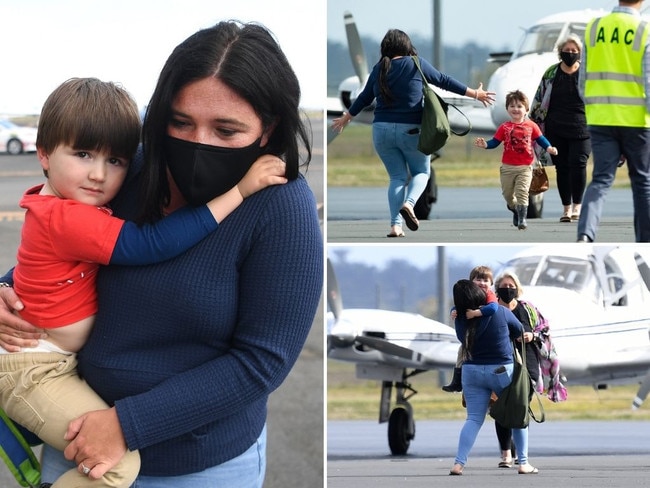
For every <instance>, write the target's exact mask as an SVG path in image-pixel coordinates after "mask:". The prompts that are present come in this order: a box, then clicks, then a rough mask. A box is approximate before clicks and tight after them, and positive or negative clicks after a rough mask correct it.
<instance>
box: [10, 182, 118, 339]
mask: <svg viewBox="0 0 650 488" xmlns="http://www.w3.org/2000/svg"><path fill="white" fill-rule="evenodd" d="M41 187H42V185H39V186H36V187H34V188H30V189H29V190H27V192H26V193H25V195H23V198H22V199H21V200H20V206H21V207H23V208H25V209H27V212H26V213H25V222H24V224H23V228H22V235H21V243H20V247H19V248H18V264H17V265H16V269H15V270H14V288H15V290H16V293H17V294H18V296H19V297H20V299H21V301H22V302H23V303H24V305H25V308H24V310H22V311H21V312H20V315H21V317H23V318H24V319H25V320H27V321H28V322H30V323H31V324H33V325H35V326H37V327H42V328H55V327H62V326H64V325H69V324H72V323H74V322H77V321H79V320H81V319H84V318H86V317H89V316H90V315H93V314H95V313H96V311H97V295H96V293H95V281H96V275H97V269H98V268H99V264H108V262H109V261H110V259H111V255H112V254H113V249H114V247H115V243H116V242H117V238H118V236H119V234H120V230H121V228H122V225H123V224H124V221H123V220H121V219H118V218H116V217H112V216H111V211H110V210H109V209H108V208H105V207H94V206H92V205H87V204H84V203H79V202H77V201H74V200H64V199H61V198H58V197H55V196H49V195H39V194H38V192H39V191H40V190H41Z"/></svg>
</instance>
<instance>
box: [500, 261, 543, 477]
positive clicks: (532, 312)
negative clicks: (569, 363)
mask: <svg viewBox="0 0 650 488" xmlns="http://www.w3.org/2000/svg"><path fill="white" fill-rule="evenodd" d="M494 286H495V288H496V293H497V298H498V300H499V302H498V303H499V305H502V306H504V307H506V308H507V309H508V310H510V311H511V312H512V313H513V314H514V316H515V317H517V319H519V322H521V325H522V326H523V328H524V341H525V343H526V368H528V374H529V376H530V379H531V380H532V381H533V383H534V384H535V385H540V381H541V369H540V361H539V354H540V352H539V340H540V334H539V332H535V330H536V328H537V326H538V325H539V323H540V321H544V323H545V320H544V318H543V316H542V315H541V314H540V313H539V311H538V310H537V308H535V306H534V305H532V304H531V303H528V302H525V301H523V300H519V297H520V296H521V294H522V287H521V283H520V282H519V278H517V276H516V275H515V274H513V273H504V274H502V275H501V276H499V277H498V278H497V280H496V281H495V283H494ZM516 344H517V347H518V348H519V351H520V352H521V346H522V344H521V343H520V342H516ZM540 386H541V385H540ZM538 391H539V388H538ZM494 425H495V428H496V432H497V437H498V439H499V446H500V447H501V462H500V463H499V467H500V468H510V467H512V464H513V458H514V454H513V453H514V452H515V449H514V447H513V446H512V440H511V439H512V429H507V428H505V427H503V426H502V425H500V424H499V423H498V422H494Z"/></svg>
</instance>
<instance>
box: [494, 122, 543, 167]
mask: <svg viewBox="0 0 650 488" xmlns="http://www.w3.org/2000/svg"><path fill="white" fill-rule="evenodd" d="M541 135H542V131H541V130H540V128H539V126H538V125H537V124H536V123H535V122H533V121H532V120H530V119H525V120H524V121H523V122H522V123H520V124H515V123H514V122H504V123H503V124H501V125H500V126H499V128H498V129H497V131H496V133H495V134H494V138H495V139H496V140H498V141H500V142H502V143H503V156H502V157H501V162H502V163H503V164H512V165H514V166H528V165H531V164H533V162H534V161H535V153H534V151H533V144H534V141H535V140H536V139H538V138H539V137H540V136H541Z"/></svg>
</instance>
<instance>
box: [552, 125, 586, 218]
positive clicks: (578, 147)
mask: <svg viewBox="0 0 650 488" xmlns="http://www.w3.org/2000/svg"><path fill="white" fill-rule="evenodd" d="M544 135H545V136H546V138H547V139H548V140H549V141H550V142H551V144H552V145H553V146H555V147H556V148H557V151H558V154H557V156H551V159H552V161H553V164H554V165H555V172H556V181H557V189H558V193H559V194H560V200H562V205H571V204H572V203H582V195H583V194H584V192H585V187H586V186H587V160H588V159H589V154H591V139H589V138H587V139H575V138H567V137H564V136H563V135H562V133H561V132H554V131H553V129H552V128H547V130H546V134H544Z"/></svg>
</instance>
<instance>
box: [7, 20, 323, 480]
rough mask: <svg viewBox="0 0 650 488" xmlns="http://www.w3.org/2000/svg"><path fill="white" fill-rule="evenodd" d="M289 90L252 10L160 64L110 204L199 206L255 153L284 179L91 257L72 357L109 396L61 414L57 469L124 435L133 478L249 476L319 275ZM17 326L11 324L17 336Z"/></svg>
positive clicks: (316, 296)
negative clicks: (171, 237)
mask: <svg viewBox="0 0 650 488" xmlns="http://www.w3.org/2000/svg"><path fill="white" fill-rule="evenodd" d="M299 103H300V86H299V83H298V79H297V77H296V75H295V73H294V72H293V70H292V68H291V66H290V64H289V62H288V60H287V58H286V56H285V55H284V53H283V52H282V50H281V48H280V46H279V44H278V43H277V41H276V40H275V38H274V36H273V35H272V34H271V33H270V32H269V31H268V30H267V29H266V28H264V27H263V26H262V25H260V24H258V23H247V24H241V23H239V22H236V21H227V22H220V23H218V24H216V25H215V26H213V27H209V28H206V29H203V30H201V31H199V32H197V33H195V34H193V35H192V36H190V37H189V38H188V39H186V40H185V41H183V42H182V43H181V44H180V45H179V46H178V47H177V48H176V49H175V50H174V51H173V53H172V54H171V56H170V57H169V59H168V60H167V62H166V63H165V65H164V67H163V69H162V72H161V74H160V77H159V79H158V83H157V86H156V89H155V91H154V94H153V96H152V99H151V103H150V104H149V106H148V108H147V113H146V116H145V120H144V126H143V132H142V140H143V144H144V150H143V152H141V153H139V154H138V156H137V157H136V158H135V160H134V161H133V162H132V164H131V165H130V167H129V171H130V172H129V174H128V175H127V177H126V178H127V179H126V181H125V184H124V186H123V187H122V190H121V192H120V193H119V194H118V195H117V197H116V198H115V200H113V202H112V204H113V205H112V208H113V211H114V213H115V214H116V215H118V216H121V217H123V218H138V217H139V219H140V221H141V222H156V221H158V220H160V219H161V218H162V217H163V216H164V215H166V214H167V213H169V212H171V211H172V210H173V209H174V208H177V207H179V206H182V205H185V204H191V205H201V204H203V203H205V202H206V201H208V200H210V199H212V198H214V197H216V196H217V195H220V194H222V193H223V192H225V191H227V190H228V189H229V188H230V187H231V186H232V182H233V181H234V182H236V181H239V179H240V178H241V175H243V174H245V173H246V171H247V170H248V168H250V167H251V165H252V164H253V162H254V161H255V160H256V159H257V158H258V156H260V155H267V154H270V155H274V156H277V157H280V158H282V159H283V160H284V161H285V163H286V174H285V176H286V178H287V180H288V182H287V183H286V184H283V185H276V186H272V187H268V188H265V189H264V190H261V191H258V192H257V193H255V194H254V195H252V196H250V197H249V198H247V199H246V200H245V201H244V202H243V203H242V204H241V205H240V206H239V207H238V208H237V210H236V211H235V212H233V213H232V214H231V215H230V216H229V217H228V219H225V220H224V221H223V222H222V223H221V224H220V226H219V232H218V233H215V234H218V239H214V238H213V237H212V236H208V237H206V238H205V239H204V240H203V241H201V242H200V243H199V244H197V245H196V246H194V247H193V248H191V249H190V250H188V251H187V252H185V253H183V254H182V255H180V256H178V257H176V258H174V259H171V260H168V261H165V262H164V263H160V264H157V265H151V266H143V267H137V268H136V267H126V266H105V267H103V268H102V269H100V271H99V274H98V278H97V294H98V313H97V316H96V321H95V326H94V329H93V331H92V332H91V333H90V337H89V339H88V341H87V342H86V345H85V346H84V348H83V350H82V351H81V352H80V353H79V355H78V360H79V371H80V374H81V375H82V376H83V377H84V379H85V380H86V382H87V383H88V384H89V385H90V386H91V387H92V388H93V389H94V390H95V391H96V392H97V393H98V394H99V395H100V396H101V397H102V398H103V399H104V400H105V401H106V402H107V403H108V404H109V405H111V408H107V409H104V410H96V411H93V412H89V413H87V414H86V415H84V416H82V417H80V418H78V419H77V420H75V421H73V422H72V423H71V424H70V425H72V427H69V430H68V437H67V439H69V440H70V441H71V442H70V444H69V445H68V446H67V448H66V449H65V456H66V457H67V459H68V460H72V466H73V467H74V466H75V465H80V466H87V467H90V468H91V469H92V468H93V467H95V466H97V467H98V468H97V470H105V469H109V468H110V467H111V463H113V464H114V463H115V462H117V460H119V459H120V457H121V456H122V455H123V454H124V452H126V449H130V450H135V449H138V450H139V452H140V456H141V461H142V462H141V469H140V474H139V476H138V478H137V480H136V483H135V485H137V486H138V487H142V488H171V487H173V488H181V487H189V486H228V487H230V486H246V487H252V488H254V487H261V486H262V484H263V481H264V474H265V467H266V449H265V447H266V432H267V429H266V419H267V404H268V399H269V395H270V394H271V392H272V391H274V390H276V389H277V388H278V387H279V386H280V385H281V384H282V382H283V381H284V379H285V378H286V377H287V375H288V374H289V372H290V370H291V368H292V366H293V365H294V363H295V362H296V360H297V359H298V357H299V355H300V352H301V350H302V347H303V345H304V343H305V340H306V338H307V335H308V333H309V330H310V328H311V326H312V324H313V322H314V317H315V314H316V311H317V308H318V305H319V303H320V297H321V288H322V283H323V269H324V267H323V242H322V233H321V229H320V223H319V218H318V213H317V207H316V201H315V198H314V195H313V193H312V191H311V189H310V188H309V186H308V184H307V181H306V179H305V177H304V176H303V175H302V174H301V171H300V167H301V166H306V165H307V164H308V163H309V161H310V159H311V135H310V130H309V129H308V127H307V126H306V122H305V121H303V119H302V117H301V111H300V108H299ZM10 280H11V276H5V277H4V279H3V278H0V282H5V283H4V286H2V287H0V345H2V346H3V347H5V348H10V347H16V346H27V345H29V343H26V342H20V341H13V340H12V339H10V337H11V334H10V333H7V332H6V328H10V327H11V325H12V324H16V322H17V317H14V316H13V315H10V314H7V313H6V308H7V307H8V306H9V304H12V306H13V304H15V303H16V301H17V297H16V295H15V294H14V293H13V291H11V293H10V290H12V289H11V288H9V287H8V286H7V285H9V284H10ZM3 310H4V313H2V312H3ZM28 326H29V324H21V326H20V327H18V328H19V329H20V330H22V331H23V332H22V333H21V334H20V337H21V338H22V339H25V340H26V339H30V340H33V339H34V338H35V337H38V334H34V330H33V328H29V327H28ZM28 332H30V333H28ZM15 336H18V335H17V334H16V335H15ZM7 340H10V341H11V342H6V341H7ZM308 396H309V395H306V397H308ZM77 434H78V435H77ZM65 461H66V460H65V459H64V458H63V455H62V454H61V453H60V452H58V451H54V450H53V449H52V448H48V447H45V448H44V455H43V463H42V466H43V473H42V481H43V482H51V481H52V480H53V479H55V478H56V477H57V476H58V474H59V471H61V468H64V469H68V468H69V467H70V465H66V463H65ZM81 463H83V464H81ZM95 471H96V470H95V469H93V472H95ZM101 474H103V473H99V475H101ZM295 476H297V479H300V474H299V473H295ZM298 483H299V484H300V481H298Z"/></svg>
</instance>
